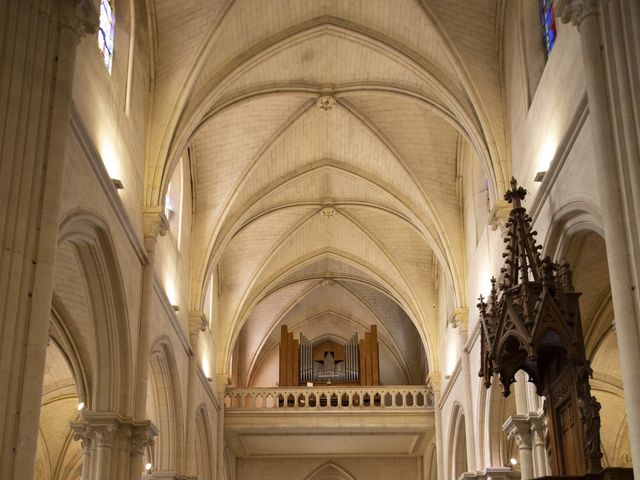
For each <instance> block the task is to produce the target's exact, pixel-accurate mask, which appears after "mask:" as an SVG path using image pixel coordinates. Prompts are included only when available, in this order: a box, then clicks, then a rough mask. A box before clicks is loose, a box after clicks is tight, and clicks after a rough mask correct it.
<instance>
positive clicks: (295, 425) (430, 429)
mask: <svg viewBox="0 0 640 480" xmlns="http://www.w3.org/2000/svg"><path fill="white" fill-rule="evenodd" d="M224 422H225V424H224V429H225V437H226V438H227V439H228V441H229V443H230V445H231V447H232V448H233V450H234V453H235V454H236V455H237V456H239V457H245V458H248V457H269V456H280V455H300V456H315V455H360V454H364V453H366V454H368V455H371V454H372V453H373V454H379V455H389V454H393V455H406V456H418V455H420V454H422V453H423V451H424V448H425V447H426V445H428V443H429V442H430V441H431V439H432V437H433V434H434V405H433V392H432V391H431V390H430V389H429V388H428V387H426V386H419V385H407V386H393V385H389V386H359V385H354V386H345V385H341V386H333V385H322V386H313V387H303V386H300V387H274V388H232V389H229V390H228V391H227V393H226V395H225V419H224Z"/></svg>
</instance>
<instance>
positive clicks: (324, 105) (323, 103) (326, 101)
mask: <svg viewBox="0 0 640 480" xmlns="http://www.w3.org/2000/svg"><path fill="white" fill-rule="evenodd" d="M316 105H317V106H318V108H319V109H320V110H322V111H324V112H329V111H331V110H333V109H334V108H335V107H336V99H335V97H333V96H332V95H323V96H321V97H320V98H318V100H317V101H316Z"/></svg>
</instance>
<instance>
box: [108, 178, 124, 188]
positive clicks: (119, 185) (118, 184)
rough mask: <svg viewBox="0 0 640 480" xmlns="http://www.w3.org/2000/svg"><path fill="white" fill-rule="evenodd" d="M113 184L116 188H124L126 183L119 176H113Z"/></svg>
mask: <svg viewBox="0 0 640 480" xmlns="http://www.w3.org/2000/svg"><path fill="white" fill-rule="evenodd" d="M111 181H112V182H113V186H114V187H116V190H124V185H123V184H122V180H120V179H117V178H112V179H111Z"/></svg>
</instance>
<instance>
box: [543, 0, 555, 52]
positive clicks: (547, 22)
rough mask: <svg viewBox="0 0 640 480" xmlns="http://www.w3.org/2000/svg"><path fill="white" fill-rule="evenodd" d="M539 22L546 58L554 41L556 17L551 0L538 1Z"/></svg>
mask: <svg viewBox="0 0 640 480" xmlns="http://www.w3.org/2000/svg"><path fill="white" fill-rule="evenodd" d="M540 22H541V23H542V43H543V44H544V51H545V53H546V55H547V57H548V56H549V54H550V53H551V49H552V48H553V44H554V43H555V41H556V15H555V11H554V8H553V0H540Z"/></svg>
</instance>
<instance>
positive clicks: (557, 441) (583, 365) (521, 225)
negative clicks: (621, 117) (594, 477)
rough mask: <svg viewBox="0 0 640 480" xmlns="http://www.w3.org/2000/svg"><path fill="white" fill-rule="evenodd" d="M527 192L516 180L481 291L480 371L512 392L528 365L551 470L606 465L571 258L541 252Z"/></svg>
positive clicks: (588, 470)
mask: <svg viewBox="0 0 640 480" xmlns="http://www.w3.org/2000/svg"><path fill="white" fill-rule="evenodd" d="M526 193H527V192H526V190H525V189H524V188H522V187H518V185H517V183H516V181H515V179H513V178H512V179H511V190H508V191H507V192H506V194H505V200H506V201H507V202H509V203H511V204H512V205H513V208H512V210H511V212H510V214H509V220H508V222H507V224H506V228H507V232H506V235H505V238H504V242H505V243H506V247H505V252H504V253H503V258H505V265H504V267H503V268H502V269H501V274H502V280H501V281H500V283H499V285H496V283H497V282H496V279H495V278H492V279H491V285H492V288H491V293H490V294H489V298H488V299H484V298H483V297H482V296H480V299H479V303H478V308H479V310H480V321H481V338H482V342H481V369H480V376H481V377H484V378H485V382H484V385H485V387H487V388H489V387H490V385H491V378H492V376H493V374H497V375H498V377H499V379H500V383H501V384H502V386H503V388H504V392H503V394H504V396H508V395H509V394H510V387H511V384H512V383H513V382H515V373H516V372H517V371H518V370H521V369H522V370H524V371H525V372H526V373H527V374H528V375H529V381H530V382H532V383H533V384H534V385H535V386H536V389H537V393H538V395H541V396H543V397H545V407H546V411H547V416H548V424H549V434H548V438H547V452H548V455H549V460H550V463H551V469H552V472H553V474H554V475H583V474H585V473H597V472H600V471H601V470H602V466H601V458H602V452H601V450H600V415H599V410H600V404H599V403H598V402H597V401H596V399H595V397H593V396H591V387H590V385H589V378H590V376H591V373H592V370H591V367H590V365H589V362H588V361H587V359H586V355H585V350H584V340H583V336H582V324H581V321H580V308H579V305H578V298H579V297H580V293H578V292H576V291H575V290H574V287H573V283H572V279H571V270H570V268H569V265H568V264H563V265H559V264H556V263H554V262H552V261H551V259H550V258H549V257H545V258H541V256H540V250H541V249H542V247H541V246H540V245H538V244H537V243H536V240H535V236H536V234H537V233H536V232H535V231H533V230H532V228H531V218H530V217H529V216H528V215H527V213H526V210H525V208H524V207H522V200H524V197H525V195H526Z"/></svg>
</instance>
